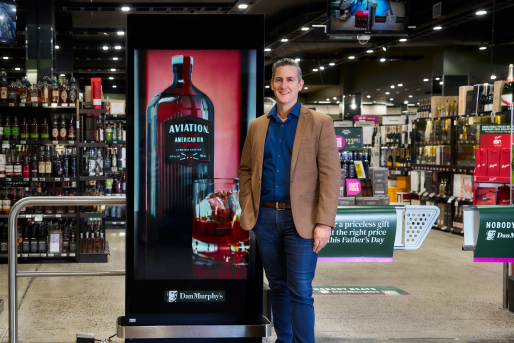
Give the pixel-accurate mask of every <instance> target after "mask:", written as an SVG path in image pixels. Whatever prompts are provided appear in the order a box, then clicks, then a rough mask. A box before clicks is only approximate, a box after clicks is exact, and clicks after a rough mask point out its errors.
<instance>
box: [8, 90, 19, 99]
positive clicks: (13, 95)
mask: <svg viewBox="0 0 514 343" xmlns="http://www.w3.org/2000/svg"><path fill="white" fill-rule="evenodd" d="M17 95H18V93H17V92H16V91H14V92H9V99H12V100H16V96H17Z"/></svg>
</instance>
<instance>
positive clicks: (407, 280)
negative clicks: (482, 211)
mask: <svg viewBox="0 0 514 343" xmlns="http://www.w3.org/2000/svg"><path fill="white" fill-rule="evenodd" d="M107 239H108V241H109V244H110V249H111V255H110V257H109V261H110V262H109V263H107V264H89V265H87V264H82V265H77V264H64V265H63V264H45V265H21V266H20V270H36V269H37V270H55V269H60V270H73V269H78V270H115V269H124V267H125V263H124V262H125V261H124V259H125V232H124V230H108V232H107ZM462 242H463V237H462V236H457V235H452V234H448V233H444V232H440V231H436V230H433V231H432V232H431V233H430V234H429V235H428V237H427V239H426V241H425V243H424V245H423V246H422V247H421V249H420V250H418V251H397V252H395V255H394V262H393V263H375V264H373V263H353V264H352V263H344V264H343V263H322V264H319V267H318V271H317V275H316V278H315V280H314V286H370V287H372V286H395V287H398V288H400V289H402V290H404V291H406V292H409V293H410V294H413V295H414V296H413V297H316V298H315V303H314V304H315V308H316V316H317V318H316V342H317V343H338V342H346V341H349V342H356V343H357V342H358V343H363V342H379V341H384V338H389V340H387V342H391V343H392V342H402V343H406V342H417V343H421V342H431V343H432V342H442V343H446V342H450V341H451V342H455V341H458V342H468V343H471V342H472V343H479V342H480V343H482V342H502V343H506V342H514V314H513V313H510V312H508V311H504V310H501V309H499V307H501V292H502V288H501V269H502V266H501V265H499V264H498V265H497V264H476V263H475V264H474V263H472V255H471V253H469V252H462V251H461V246H462ZM124 291H125V290H124V279H123V277H105V278H101V277H96V278H93V277H82V278H79V277H76V278H37V279H32V280H31V279H20V287H19V297H20V299H21V301H20V311H19V321H20V326H19V336H20V338H21V339H22V340H23V342H24V343H34V342H37V343H43V342H52V343H61V342H62V343H64V342H75V334H76V332H91V333H95V337H96V338H99V339H103V338H106V337H108V336H110V335H112V334H114V333H115V320H116V318H117V317H118V316H121V315H123V313H124V307H123V303H124ZM0 298H3V299H4V300H6V301H7V265H0ZM7 326H8V313H7V304H6V310H5V311H4V313H3V314H2V315H0V337H1V338H0V341H1V342H7V341H8V336H7ZM509 339H510V340H509ZM113 341H114V342H121V341H122V340H120V339H113ZM268 342H274V339H273V338H271V339H269V340H268Z"/></svg>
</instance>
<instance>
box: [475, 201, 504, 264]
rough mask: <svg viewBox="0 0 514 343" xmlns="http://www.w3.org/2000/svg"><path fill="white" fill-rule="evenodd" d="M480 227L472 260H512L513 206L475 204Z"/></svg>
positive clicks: (502, 261)
mask: <svg viewBox="0 0 514 343" xmlns="http://www.w3.org/2000/svg"><path fill="white" fill-rule="evenodd" d="M477 208H478V212H479V214H480V228H479V231H478V238H477V244H476V248H475V258H474V262H501V263H510V262H514V206H485V205H484V206H477Z"/></svg>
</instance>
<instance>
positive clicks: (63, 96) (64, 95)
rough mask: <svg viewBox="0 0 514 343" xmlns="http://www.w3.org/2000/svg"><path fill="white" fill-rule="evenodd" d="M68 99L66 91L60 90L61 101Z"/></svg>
mask: <svg viewBox="0 0 514 343" xmlns="http://www.w3.org/2000/svg"><path fill="white" fill-rule="evenodd" d="M67 99H68V93H67V92H66V91H62V92H61V102H63V103H65V102H66V100H67Z"/></svg>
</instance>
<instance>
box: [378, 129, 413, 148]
mask: <svg viewBox="0 0 514 343" xmlns="http://www.w3.org/2000/svg"><path fill="white" fill-rule="evenodd" d="M407 128H408V125H386V126H382V127H381V128H379V127H377V126H375V128H374V130H373V136H372V137H371V142H372V143H371V144H372V146H375V145H387V146H401V145H404V144H408V138H409V137H408V134H409V133H408V131H407ZM379 130H380V131H379ZM382 132H384V133H383V134H382ZM377 140H378V141H377Z"/></svg>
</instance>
